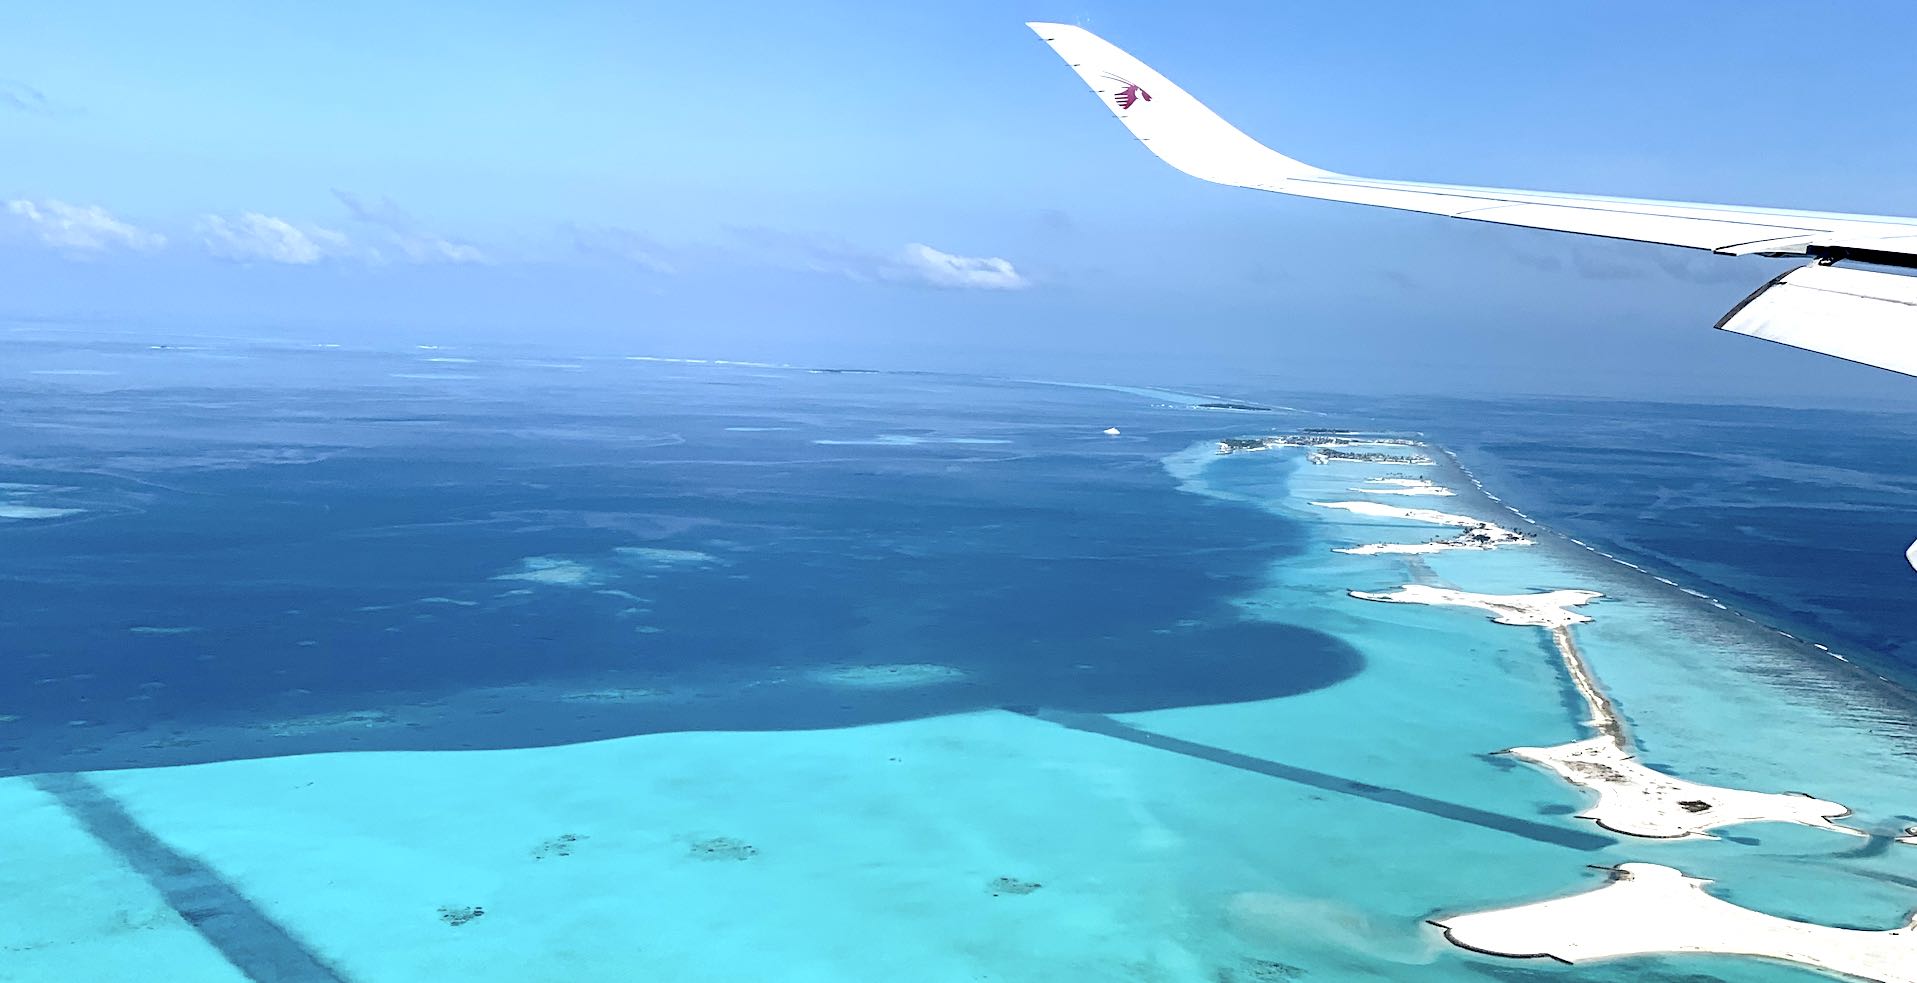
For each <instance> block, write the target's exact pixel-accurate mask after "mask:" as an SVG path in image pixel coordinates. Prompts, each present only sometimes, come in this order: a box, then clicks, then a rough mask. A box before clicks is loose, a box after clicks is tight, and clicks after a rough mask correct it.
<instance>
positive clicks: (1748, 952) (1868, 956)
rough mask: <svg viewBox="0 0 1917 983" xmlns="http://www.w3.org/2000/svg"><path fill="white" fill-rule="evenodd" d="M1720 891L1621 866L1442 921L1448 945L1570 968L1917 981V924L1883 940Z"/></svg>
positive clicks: (1654, 867)
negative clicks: (1668, 961)
mask: <svg viewBox="0 0 1917 983" xmlns="http://www.w3.org/2000/svg"><path fill="white" fill-rule="evenodd" d="M1709 883H1711V882H1710V881H1707V880H1703V879H1700V878H1696V877H1688V876H1686V875H1685V874H1683V873H1682V872H1680V871H1678V870H1674V869H1672V868H1670V867H1665V866H1661V865H1658V864H1644V863H1627V864H1620V865H1618V866H1617V867H1616V868H1615V869H1613V870H1612V872H1611V881H1610V883H1608V884H1606V885H1604V886H1603V887H1600V888H1598V889H1596V890H1594V891H1587V892H1585V893H1583V894H1574V895H1571V896H1570V897H1567V898H1558V899H1556V900H1552V901H1540V902H1537V903H1535V904H1527V905H1519V906H1517V907H1514V908H1503V909H1499V910H1495V911H1485V912H1479V913H1476V914H1469V915H1458V916H1455V917H1451V918H1442V919H1438V920H1436V921H1435V922H1434V923H1433V924H1436V925H1437V926H1438V927H1440V928H1442V929H1444V934H1445V937H1446V938H1448V939H1450V940H1451V941H1452V942H1453V943H1455V944H1457V945H1460V946H1463V947H1465V948H1467V949H1473V950H1476V951H1478V952H1484V953H1489V954H1491V955H1499V956H1519V957H1527V956H1549V957H1551V958H1553V959H1559V960H1563V961H1564V962H1568V963H1582V962H1590V961H1593V960H1602V959H1617V958H1620V957H1623V956H1639V955H1657V954H1670V953H1720V954H1726V955H1741V956H1755V957H1758V958H1763V959H1775V960H1777V961H1779V962H1788V963H1796V964H1798V965H1802V966H1812V967H1815V968H1817V969H1821V970H1825V971H1827V972H1832V973H1840V974H1844V975H1847V976H1854V977H1857V978H1859V979H1865V980H1876V981H1878V983H1914V981H1917V921H1914V922H1911V923H1906V924H1905V925H1904V926H1902V927H1900V928H1895V929H1891V930H1889V931H1882V932H1868V931H1860V930H1858V929H1849V928H1833V927H1830V926H1827V925H1813V924H1809V923H1807V922H1800V921H1793V920H1791V919H1788V918H1779V917H1777V916H1776V915H1767V914H1764V913H1762V912H1757V911H1752V910H1750V909H1748V908H1742V907H1739V906H1737V905H1734V904H1731V903H1730V902H1728V901H1724V900H1722V899H1719V898H1716V897H1713V896H1711V895H1710V894H1709V893H1707V892H1706V891H1705V890H1704V887H1705V885H1707V884H1709Z"/></svg>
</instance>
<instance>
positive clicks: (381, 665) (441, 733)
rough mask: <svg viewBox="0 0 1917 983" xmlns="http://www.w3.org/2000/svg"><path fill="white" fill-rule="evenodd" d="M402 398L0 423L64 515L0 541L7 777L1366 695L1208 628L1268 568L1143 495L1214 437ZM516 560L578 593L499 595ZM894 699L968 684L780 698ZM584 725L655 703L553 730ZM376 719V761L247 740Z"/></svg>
mask: <svg viewBox="0 0 1917 983" xmlns="http://www.w3.org/2000/svg"><path fill="white" fill-rule="evenodd" d="M260 357H262V358H267V357H270V358H276V359H280V360H283V361H297V360H300V359H317V358H323V357H331V356H330V355H328V354H315V353H306V354H297V355H296V354H286V353H280V354H276V355H271V356H265V355H263V356H260ZM418 361H419V357H418V356H411V357H407V356H394V357H391V358H389V359H386V360H384V361H382V360H380V359H378V358H365V359H363V360H362V361H361V362H360V363H359V367H358V370H357V376H358V378H357V379H356V380H355V381H353V382H349V383H347V384H327V385H313V384H311V383H302V384H299V385H296V386H284V387H261V386H256V385H250V384H249V385H244V386H235V387H230V388H219V389H208V388H179V387H173V386H161V387H152V388H148V387H138V388H118V387H115V386H110V385H106V384H104V383H103V382H101V381H100V380H94V383H93V384H92V385H81V386H78V387H76V386H75V385H73V384H72V383H70V382H67V381H65V380H60V381H56V382H54V383H51V384H42V385H39V386H33V385H31V384H29V385H28V386H26V387H23V388H22V390H21V391H16V392H13V393H8V394H7V399H8V402H9V404H10V405H31V406H32V407H33V410H32V412H31V413H30V414H21V415H10V416H9V418H7V419H6V420H5V421H3V422H0V448H4V455H5V456H4V458H0V464H3V465H4V466H3V467H0V481H7V482H14V483H21V484H30V485H38V486H44V490H42V491H37V492H32V493H30V494H28V495H27V496H26V497H25V498H24V499H22V500H23V501H29V502H31V503H32V504H36V505H43V506H56V507H70V508H84V509H86V510H87V511H86V512H84V513H82V514H79V515H76V516H72V517H68V518H59V519H42V520H33V521H14V522H11V523H7V524H5V525H4V526H0V537H3V538H4V562H0V580H4V582H5V590H6V593H7V597H8V603H7V604H6V605H5V607H4V609H0V651H4V652H5V653H6V657H5V658H0V693H6V694H8V696H7V698H6V700H5V701H4V703H3V704H0V713H7V714H11V715H15V716H17V717H18V718H19V719H18V720H16V721H14V722H12V723H11V724H9V725H7V729H6V730H5V731H4V733H0V771H6V772H30V771H41V770H67V769H72V768H76V767H82V766H84V767H102V766H106V765H143V764H157V763H174V762H180V761H191V760H206V759H214V758H223V757H233V756H250V755H257V754H265V753H286V752H289V751H311V750H325V749H334V748H341V747H352V748H357V749H366V748H369V747H406V748H420V747H503V746H521V745H531V744H550V743H559V742H565V741H575V740H582V739H588V738H598V737H608V736H617V735H624V734H634V733H643V732H649V731H659V730H678V729H762V728H793V727H817V726H841V725H845V724H849V723H859V722H870V721H878V720H889V719H899V718H903V717H913V716H922V715H928V714H936V713H949V712H954V711H958V710H965V709H973V708H978V707H988V706H1005V705H1037V706H1046V707H1053V708H1060V709H1067V710H1082V711H1092V712H1101V713H1108V712H1118V711H1127V710H1138V709H1148V708H1157V707H1167V706H1183V705H1195V704H1204V703H1215V702H1225V701H1237V700H1245V699H1255V698H1260V697H1267V696H1278V695H1285V694H1289V693H1296V692H1302V691H1305V690H1309V689H1313V688H1317V687H1321V686H1324V685H1328V684H1330V683H1332V682H1335V681H1337V680H1339V679H1342V678H1345V677H1347V676H1349V675H1351V674H1352V673H1355V672H1357V671H1359V670H1360V669H1361V661H1362V660H1361V657H1360V656H1359V655H1358V654H1357V653H1356V651H1355V650H1353V649H1351V648H1350V647H1349V646H1347V645H1345V644H1344V643H1341V642H1339V641H1337V640H1335V639H1332V638H1330V637H1329V636H1326V635H1323V634H1321V633H1318V632H1315V631H1311V630H1308V629H1304V628H1297V627H1290V626H1286V625H1279V624H1268V623H1252V622H1245V621H1242V620H1240V619H1238V618H1237V617H1235V616H1234V615H1233V613H1232V612H1231V611H1230V610H1229V608H1228V607H1227V605H1226V599H1227V598H1229V597H1231V596H1233V595H1235V594H1241V593H1244V592H1245V591H1246V590H1248V589H1249V588H1250V587H1251V586H1252V585H1253V584H1255V583H1256V582H1257V580H1258V579H1259V573H1260V571H1261V570H1262V569H1263V567H1264V566H1265V565H1266V564H1268V563H1270V562H1272V561H1274V560H1276V559H1279V558H1281V557H1283V556H1284V555H1286V553H1287V552H1288V551H1290V550H1294V549H1296V541H1297V538H1298V533H1297V530H1296V529H1294V528H1293V527H1292V526H1290V525H1289V524H1288V523H1287V522H1285V521H1284V520H1282V519H1280V518H1278V517H1276V516H1272V515H1269V514H1266V513H1263V512H1259V511H1256V510H1254V509H1251V508H1248V507H1240V506H1234V505H1232V504H1230V503H1220V502H1213V501H1209V500H1205V499H1202V498H1199V497H1197V496H1192V495H1188V494H1185V493H1182V492H1179V491H1177V490H1176V488H1175V485H1174V483H1173V482H1172V481H1171V479H1170V478H1169V477H1168V476H1167V475H1166V473H1165V471H1164V469H1163V467H1162V465H1161V463H1160V458H1161V457H1162V456H1163V455H1164V454H1166V453H1169V452H1171V451H1173V450H1177V449H1180V448H1182V447H1184V446H1186V445H1188V444H1189V443H1190V442H1191V441H1192V440H1194V439H1199V438H1202V437H1205V436H1212V435H1215V434H1216V432H1217V429H1218V427H1219V426H1220V424H1221V423H1223V422H1225V421H1223V420H1221V418H1220V417H1219V416H1218V414H1216V413H1207V412H1205V411H1196V410H1189V409H1180V410H1169V411H1168V410H1166V409H1162V408H1154V407H1153V405H1152V404H1151V402H1149V401H1147V400H1144V399H1141V398H1139V397H1136V396H1131V395H1123V394H1117V393H1110V392H1101V391H1094V390H1082V389H1081V390H1064V389H1057V388H1052V387H1044V386H1033V385H1014V384H1000V383H991V382H983V381H966V380H950V379H940V378H936V377H927V376H910V375H906V376H898V375H872V374H861V373H833V374H820V373H809V372H803V371H762V370H751V369H744V368H737V367H706V366H696V367H682V366H663V365H658V364H648V363H633V362H625V361H618V362H607V363H600V364H594V365H591V366H588V367H585V368H582V369H554V368H544V367H537V366H500V365H496V364H495V365H491V366H488V367H487V368H485V369H483V370H466V372H465V373H461V374H470V375H474V376H477V378H470V379H432V380H399V379H392V378H390V375H391V373H392V372H394V371H404V370H407V369H408V368H409V366H410V367H411V370H412V372H419V371H421V370H420V369H419V367H418V365H417V364H416V363H417V362H418ZM435 371H445V370H443V369H438V370H435ZM409 374H410V373H409ZM56 378H57V377H56ZM83 381H84V380H83ZM1113 424H1118V425H1120V426H1122V427H1125V428H1126V429H1127V431H1128V432H1129V433H1130V434H1131V435H1130V436H1128V437H1125V438H1123V439H1121V440H1114V439H1112V438H1109V437H1106V436H1104V435H1102V434H1101V433H1100V430H1102V429H1103V428H1104V427H1106V426H1109V425H1113ZM728 428H753V429H728ZM760 428H776V429H760ZM875 438H881V439H880V440H879V441H878V442H874V440H875ZM912 439H919V440H926V441H930V442H924V443H909V442H908V441H910V440H912ZM953 439H957V440H961V441H968V442H964V443H954V442H945V441H949V440H953ZM822 440H823V441H852V442H853V443H818V441H822ZM970 441H979V442H970ZM633 548H640V549H654V550H672V551H682V552H688V553H691V554H693V555H694V558H693V559H690V560H686V559H671V558H669V559H667V560H664V561H657V560H651V559H648V558H646V557H644V556H639V557H635V556H633V555H631V554H622V553H620V552H619V551H620V550H622V549H626V550H630V549H633ZM699 554H703V556H704V557H707V558H709V559H706V558H699V557H698V555H699ZM669 556H676V554H671V555H669ZM529 558H535V559H531V560H530V561H529ZM528 562H531V563H533V564H535V565H538V564H545V565H548V566H551V565H556V564H567V565H573V566H572V567H571V569H574V570H577V571H580V572H581V573H580V576H581V577H582V578H583V582H580V583H575V584H546V583H535V582H528V581H526V580H518V579H503V580H502V579H496V578H499V577H502V576H505V577H507V578H511V577H513V576H514V575H515V574H518V573H522V572H523V571H524V570H525V569H527V568H526V566H525V564H527V563H528ZM1248 653H1255V654H1256V655H1257V656H1258V657H1255V658H1247V657H1246V655H1247V654H1248ZM893 664H908V665H910V664H934V665H939V666H947V667H951V668H953V669H956V670H959V671H960V672H961V673H963V676H962V677H961V678H958V679H956V680H955V681H952V682H946V683H941V684H938V685H932V686H923V687H912V688H904V689H888V688H879V689H871V688H860V687H847V686H834V685H822V684H820V682H819V681H818V680H817V679H815V678H814V677H813V674H814V673H817V672H820V671H833V670H838V669H843V668H844V667H847V666H852V667H857V666H871V665H893ZM508 687H512V688H514V689H501V688H508ZM609 688H611V689H628V690H629V689H646V690H653V691H657V695H656V696H654V697H650V698H647V699H644V700H632V701H617V700H591V699H573V700H565V699H562V698H561V697H563V696H564V694H565V693H566V692H568V691H573V692H577V691H585V692H589V693H590V692H597V691H601V690H606V689H609ZM489 689H490V690H491V692H483V691H486V690H489ZM475 690H480V691H482V692H480V693H478V694H475V693H474V692H473V691H475ZM422 704H425V706H424V707H423V708H422V707H421V705H422ZM395 707H410V708H413V710H412V711H411V712H409V713H407V714H404V715H403V716H404V719H405V720H406V726H403V727H375V728H367V727H352V726H345V727H318V728H315V727H307V726H300V727H297V728H296V730H297V731H298V732H297V733H294V734H291V735H288V734H284V733H278V734H272V733H262V731H261V728H270V727H272V726H273V725H274V723H275V722H283V721H287V720H295V721H299V720H310V719H311V718H314V717H323V716H326V715H331V714H341V713H349V712H362V711H369V710H376V711H385V710H390V709H393V708H395ZM208 725H225V726H226V727H227V728H228V730H226V731H221V732H220V734H221V735H223V736H208V733H207V732H205V728H206V727H207V726H208ZM232 728H240V730H238V731H235V730H232ZM248 728H250V730H249V729H248ZM280 729H281V730H285V728H284V727H281V728H280Z"/></svg>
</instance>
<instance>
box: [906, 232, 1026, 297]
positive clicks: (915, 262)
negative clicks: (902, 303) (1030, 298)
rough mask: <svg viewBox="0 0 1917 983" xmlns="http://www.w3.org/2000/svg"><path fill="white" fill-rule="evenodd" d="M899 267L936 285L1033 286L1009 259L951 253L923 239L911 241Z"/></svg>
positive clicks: (971, 287)
mask: <svg viewBox="0 0 1917 983" xmlns="http://www.w3.org/2000/svg"><path fill="white" fill-rule="evenodd" d="M899 269H900V270H901V271H903V272H905V273H906V274H908V275H910V276H911V277H912V278H915V279H918V280H920V281H921V282H924V283H929V284H931V285H933V286H935V287H957V288H962V289H968V290H1022V289H1024V288H1026V287H1029V286H1031V285H1032V281H1030V280H1027V279H1026V278H1025V277H1024V276H1023V275H1021V274H1020V273H1019V272H1018V270H1017V269H1015V268H1013V266H1012V263H1011V261H1010V260H1006V259H1000V258H998V257H997V256H954V255H952V254H951V253H947V252H941V251H939V250H937V249H933V248H932V247H931V246H928V245H926V244H924V243H922V242H914V243H910V244H908V245H907V246H906V247H905V250H904V252H903V253H901V254H900V266H899Z"/></svg>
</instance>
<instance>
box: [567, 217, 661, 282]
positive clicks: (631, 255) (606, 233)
mask: <svg viewBox="0 0 1917 983" xmlns="http://www.w3.org/2000/svg"><path fill="white" fill-rule="evenodd" d="M561 231H562V232H564V233H565V234H567V235H570V236H571V237H572V245H573V248H574V249H577V250H579V251H580V252H582V253H589V254H592V255H596V256H610V257H613V258H615V259H620V260H624V261H625V262H628V263H632V264H634V265H636V266H640V267H643V268H645V269H648V270H651V271H652V272H654V273H663V274H673V273H677V272H678V268H677V267H675V266H674V265H673V264H672V262H671V261H670V260H668V259H667V258H666V256H667V254H668V252H669V250H668V249H667V248H666V247H665V246H663V245H661V244H660V243H659V242H657V241H656V240H654V239H652V238H650V237H648V236H645V235H641V234H640V233H638V232H634V231H632V230H631V229H623V228H620V227H618V226H615V225H577V224H573V223H567V224H566V225H564V226H561Z"/></svg>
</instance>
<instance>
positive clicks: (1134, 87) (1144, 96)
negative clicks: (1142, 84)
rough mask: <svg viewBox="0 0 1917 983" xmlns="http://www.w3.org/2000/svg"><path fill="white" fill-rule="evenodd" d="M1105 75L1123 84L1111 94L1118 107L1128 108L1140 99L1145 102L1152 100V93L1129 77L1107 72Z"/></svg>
mask: <svg viewBox="0 0 1917 983" xmlns="http://www.w3.org/2000/svg"><path fill="white" fill-rule="evenodd" d="M1105 77H1106V78H1108V79H1111V80H1112V81H1114V82H1117V83H1119V84H1120V85H1123V86H1124V88H1122V89H1120V90H1118V91H1117V92H1116V93H1114V94H1113V95H1112V101H1113V102H1115V103H1117V104H1118V108H1120V109H1130V108H1132V106H1134V105H1136V104H1137V103H1138V102H1139V101H1141V100H1143V101H1145V102H1150V101H1152V94H1151V93H1149V92H1146V91H1145V90H1144V89H1141V88H1139V87H1138V84H1137V83H1136V82H1133V81H1132V80H1130V79H1124V78H1119V77H1118V76H1116V75H1113V74H1111V73H1109V72H1107V73H1106V74H1105Z"/></svg>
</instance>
